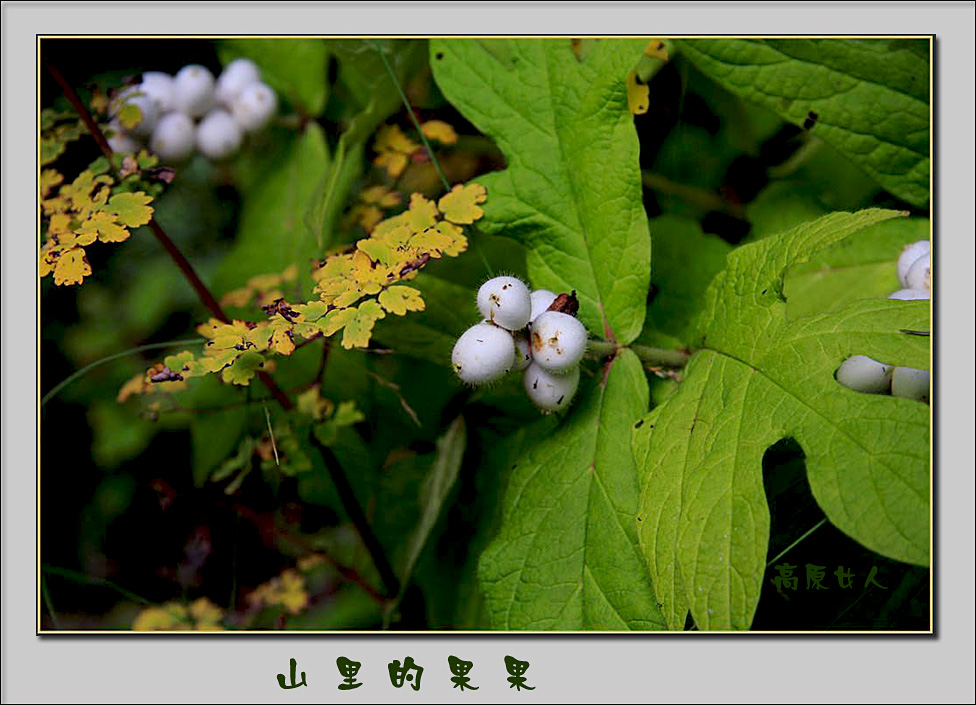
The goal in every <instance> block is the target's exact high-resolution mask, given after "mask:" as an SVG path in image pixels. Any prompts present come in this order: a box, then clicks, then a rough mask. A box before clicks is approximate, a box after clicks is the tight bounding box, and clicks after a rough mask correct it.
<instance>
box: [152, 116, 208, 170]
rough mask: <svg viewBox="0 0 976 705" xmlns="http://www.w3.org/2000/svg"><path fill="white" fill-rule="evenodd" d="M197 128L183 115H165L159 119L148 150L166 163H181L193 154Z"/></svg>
mask: <svg viewBox="0 0 976 705" xmlns="http://www.w3.org/2000/svg"><path fill="white" fill-rule="evenodd" d="M196 141H197V128H196V125H194V124H193V120H191V119H190V118H189V117H187V116H186V115H185V114H183V113H166V114H165V115H163V117H161V118H160V119H159V122H158V123H157V124H156V129H155V130H153V133H152V138H151V139H150V140H149V148H150V149H151V150H152V151H153V152H155V153H156V154H157V155H158V156H159V158H160V159H162V160H163V161H164V162H167V163H176V162H181V161H183V160H184V159H186V158H188V157H189V156H190V155H191V154H193V149H194V147H196Z"/></svg>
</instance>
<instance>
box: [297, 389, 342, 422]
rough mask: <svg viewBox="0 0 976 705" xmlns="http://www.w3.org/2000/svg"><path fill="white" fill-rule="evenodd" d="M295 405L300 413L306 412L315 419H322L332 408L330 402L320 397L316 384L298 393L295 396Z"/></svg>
mask: <svg viewBox="0 0 976 705" xmlns="http://www.w3.org/2000/svg"><path fill="white" fill-rule="evenodd" d="M295 406H296V408H297V409H298V410H299V411H300V412H301V413H303V414H308V415H309V416H311V417H312V418H313V419H315V420H316V421H321V420H322V419H324V418H325V417H326V416H328V415H329V414H331V413H332V409H333V404H332V402H331V401H329V400H328V399H323V398H322V394H321V392H320V391H319V388H318V385H316V386H314V387H312V388H311V389H309V390H308V391H306V392H302V393H301V394H299V395H298V396H297V397H296V398H295Z"/></svg>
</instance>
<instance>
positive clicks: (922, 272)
mask: <svg viewBox="0 0 976 705" xmlns="http://www.w3.org/2000/svg"><path fill="white" fill-rule="evenodd" d="M905 284H906V286H907V287H908V288H909V289H924V290H925V291H929V290H931V288H932V272H931V268H930V267H929V256H928V255H922V256H921V257H919V258H918V259H917V260H915V264H913V265H912V266H911V267H909V269H908V274H906V275H905Z"/></svg>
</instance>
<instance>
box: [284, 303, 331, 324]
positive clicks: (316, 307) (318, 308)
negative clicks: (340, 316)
mask: <svg viewBox="0 0 976 705" xmlns="http://www.w3.org/2000/svg"><path fill="white" fill-rule="evenodd" d="M292 308H293V309H294V310H295V311H297V312H298V313H299V314H301V315H302V316H303V317H304V319H305V320H306V321H317V320H319V319H320V318H322V316H324V315H325V314H327V313H328V312H329V306H328V304H325V303H323V302H321V301H309V302H308V303H307V304H298V305H297V306H293V307H292Z"/></svg>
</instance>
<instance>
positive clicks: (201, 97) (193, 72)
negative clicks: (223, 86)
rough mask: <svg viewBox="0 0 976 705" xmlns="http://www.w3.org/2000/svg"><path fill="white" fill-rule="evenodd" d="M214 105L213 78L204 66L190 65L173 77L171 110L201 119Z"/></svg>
mask: <svg viewBox="0 0 976 705" xmlns="http://www.w3.org/2000/svg"><path fill="white" fill-rule="evenodd" d="M213 104H214V77H213V74H212V73H210V71H209V70H208V69H207V68H206V67H205V66H200V65H199V64H190V65H189V66H184V67H183V68H181V69H180V70H179V72H178V73H177V74H176V76H174V77H173V108H174V109H176V110H179V111H180V112H181V113H186V114H187V115H189V116H190V117H203V116H204V115H206V114H207V112H208V111H209V110H210V109H211V108H212V107H213Z"/></svg>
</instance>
